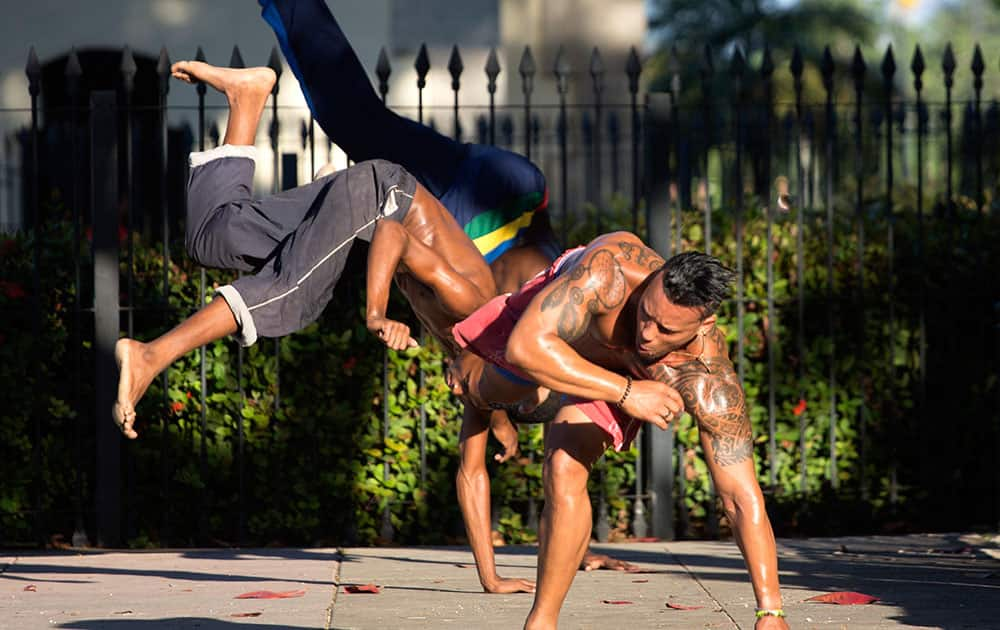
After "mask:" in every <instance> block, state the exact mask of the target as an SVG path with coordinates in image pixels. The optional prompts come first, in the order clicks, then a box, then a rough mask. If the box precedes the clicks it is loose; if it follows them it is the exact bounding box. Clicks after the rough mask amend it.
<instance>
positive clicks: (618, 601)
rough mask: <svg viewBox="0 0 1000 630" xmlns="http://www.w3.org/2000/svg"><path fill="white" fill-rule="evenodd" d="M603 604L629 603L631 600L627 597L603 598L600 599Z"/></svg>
mask: <svg viewBox="0 0 1000 630" xmlns="http://www.w3.org/2000/svg"><path fill="white" fill-rule="evenodd" d="M601 601H602V602H603V603H605V604H631V603H632V602H630V601H628V600H627V599H603V600H601Z"/></svg>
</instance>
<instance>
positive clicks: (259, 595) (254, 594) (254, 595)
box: [233, 589, 306, 599]
mask: <svg viewBox="0 0 1000 630" xmlns="http://www.w3.org/2000/svg"><path fill="white" fill-rule="evenodd" d="M305 594H306V591H305V589H303V590H301V591H279V592H275V591H251V592H249V593H243V594H242V595H237V596H236V597H234V598H233V599H287V598H289V597H302V596H303V595H305Z"/></svg>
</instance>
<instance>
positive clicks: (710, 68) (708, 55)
mask: <svg viewBox="0 0 1000 630" xmlns="http://www.w3.org/2000/svg"><path fill="white" fill-rule="evenodd" d="M700 69H701V78H702V80H704V81H707V80H709V78H710V77H711V76H712V74H714V73H715V63H714V62H713V61H712V47H711V46H709V45H708V44H705V54H704V55H702V58H701V68H700Z"/></svg>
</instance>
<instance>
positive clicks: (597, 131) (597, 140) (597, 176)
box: [590, 46, 604, 234]
mask: <svg viewBox="0 0 1000 630" xmlns="http://www.w3.org/2000/svg"><path fill="white" fill-rule="evenodd" d="M590 78H591V80H592V85H593V90H594V138H593V140H594V143H593V145H591V147H592V150H593V156H594V162H593V164H594V170H593V177H594V203H595V204H596V205H597V233H598V234H600V233H602V232H603V231H604V229H603V227H604V226H603V221H602V218H603V217H602V215H603V214H604V213H603V212H602V209H603V206H604V203H603V199H601V192H602V188H601V176H602V175H603V172H604V169H602V168H601V149H602V146H601V120H602V117H601V110H602V103H601V93H602V92H603V91H604V61H603V60H602V59H601V53H600V51H599V50H597V46H594V50H593V52H592V53H591V54H590Z"/></svg>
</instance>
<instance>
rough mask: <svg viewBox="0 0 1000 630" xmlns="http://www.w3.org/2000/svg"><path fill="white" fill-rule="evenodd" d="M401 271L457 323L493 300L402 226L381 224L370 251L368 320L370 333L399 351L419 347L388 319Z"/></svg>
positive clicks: (398, 224) (392, 223)
mask: <svg viewBox="0 0 1000 630" xmlns="http://www.w3.org/2000/svg"><path fill="white" fill-rule="evenodd" d="M397 270H398V271H405V272H407V273H409V274H410V275H412V276H413V277H414V278H415V279H416V280H417V281H418V282H420V283H421V284H424V285H426V286H427V287H429V288H430V289H431V290H432V291H433V292H434V294H435V296H436V297H437V299H438V302H439V303H440V304H441V306H442V307H443V308H444V309H445V310H446V311H448V312H449V313H451V314H452V315H453V316H454V317H455V318H456V319H461V318H464V317H467V316H469V315H471V314H472V312H473V311H474V310H476V309H477V308H479V307H480V306H482V304H483V302H485V301H486V299H487V298H488V297H489V296H487V295H484V294H483V292H482V290H481V289H480V287H477V286H476V285H474V284H473V283H472V282H470V281H469V280H468V279H467V278H466V277H465V276H463V275H462V274H460V273H458V271H456V270H455V268H454V267H452V266H451V265H450V264H449V263H448V261H447V260H446V259H445V257H444V256H442V255H441V254H440V253H438V252H437V251H435V250H433V249H431V248H430V247H428V246H427V245H425V244H424V243H423V242H421V241H420V240H419V239H417V238H414V237H413V235H412V234H410V232H409V231H408V230H407V229H406V228H405V227H404V226H403V225H402V224H401V223H398V222H396V221H392V220H382V221H379V223H378V225H377V226H376V227H375V234H374V235H373V236H372V242H371V247H370V248H369V250H368V279H367V288H368V304H367V317H366V319H367V325H368V330H370V331H372V332H373V333H374V334H375V335H377V336H378V337H379V338H380V339H382V341H383V342H384V343H385V344H386V345H388V346H389V347H390V348H393V349H396V350H403V349H405V348H407V347H415V346H416V345H417V342H416V341H415V340H414V339H413V338H412V337H410V336H409V335H410V329H409V327H407V326H405V325H404V324H402V323H400V322H397V321H394V320H391V319H388V318H387V317H386V308H387V305H388V303H389V287H390V285H391V284H392V276H393V274H394V273H396V271H397ZM490 288H492V287H490Z"/></svg>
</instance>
